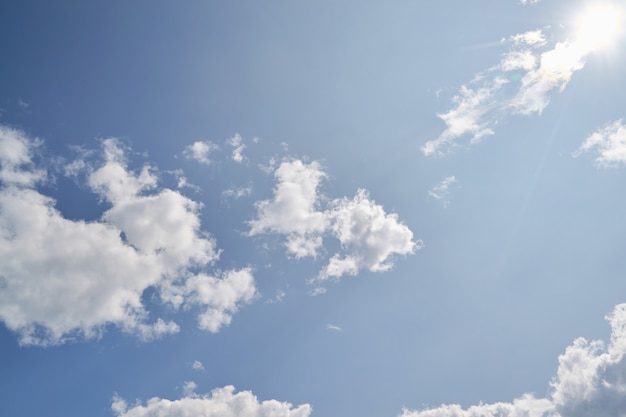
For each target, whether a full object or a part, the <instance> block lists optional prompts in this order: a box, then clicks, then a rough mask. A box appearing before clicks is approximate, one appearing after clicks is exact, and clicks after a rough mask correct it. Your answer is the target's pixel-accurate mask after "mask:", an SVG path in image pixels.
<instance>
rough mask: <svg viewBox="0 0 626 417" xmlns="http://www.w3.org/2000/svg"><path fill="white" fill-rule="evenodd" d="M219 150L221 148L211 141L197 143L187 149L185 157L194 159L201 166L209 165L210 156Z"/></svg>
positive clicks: (184, 152) (184, 153) (184, 151)
mask: <svg viewBox="0 0 626 417" xmlns="http://www.w3.org/2000/svg"><path fill="white" fill-rule="evenodd" d="M217 149H219V146H217V145H216V144H215V143H213V142H211V141H209V140H207V141H197V142H194V143H192V144H191V145H188V146H187V147H185V149H184V150H183V156H184V157H185V158H186V159H192V160H194V161H197V162H200V163H201V164H205V165H209V164H211V160H210V159H209V154H210V153H211V152H213V151H216V150H217Z"/></svg>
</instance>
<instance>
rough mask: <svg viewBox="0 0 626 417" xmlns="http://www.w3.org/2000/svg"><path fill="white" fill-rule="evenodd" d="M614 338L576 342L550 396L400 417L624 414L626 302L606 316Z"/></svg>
mask: <svg viewBox="0 0 626 417" xmlns="http://www.w3.org/2000/svg"><path fill="white" fill-rule="evenodd" d="M607 320H608V321H609V322H610V324H611V340H610V343H609V344H608V345H606V344H605V343H604V342H602V341H598V340H595V341H588V340H586V339H584V338H578V339H576V340H575V341H574V343H573V344H572V345H571V346H569V347H568V348H567V349H566V350H565V353H563V354H562V355H560V356H559V366H558V370H557V375H556V377H555V378H554V379H553V381H552V382H551V384H550V385H551V392H550V393H549V395H548V396H547V398H535V397H534V396H533V395H532V394H525V395H523V396H521V397H520V398H518V399H516V400H514V401H513V402H511V403H495V404H480V405H476V406H473V407H469V408H468V409H462V408H461V407H460V406H458V405H442V406H440V407H436V408H432V409H427V410H421V411H410V410H404V411H403V413H402V417H479V416H480V417H517V416H526V417H614V416H621V415H623V414H624V410H626V395H625V394H626V304H620V305H617V306H616V307H615V309H614V310H613V313H612V314H610V315H609V316H607Z"/></svg>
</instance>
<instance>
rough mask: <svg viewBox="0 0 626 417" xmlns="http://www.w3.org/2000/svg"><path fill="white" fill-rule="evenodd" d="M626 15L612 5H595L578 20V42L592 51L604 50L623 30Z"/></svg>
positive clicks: (589, 7)
mask: <svg viewBox="0 0 626 417" xmlns="http://www.w3.org/2000/svg"><path fill="white" fill-rule="evenodd" d="M623 17H624V13H623V12H622V10H621V9H620V8H618V7H617V6H615V5H612V4H600V3H594V4H592V5H590V6H588V7H587V8H586V9H585V10H584V11H583V12H582V13H580V14H579V15H578V17H577V19H576V23H575V28H576V32H575V33H576V40H577V42H580V43H581V44H583V45H584V46H585V48H587V49H589V50H590V51H591V50H597V49H604V48H606V47H608V46H610V45H611V43H612V42H613V41H614V40H615V39H616V38H617V37H618V35H619V34H620V32H621V30H622V25H623Z"/></svg>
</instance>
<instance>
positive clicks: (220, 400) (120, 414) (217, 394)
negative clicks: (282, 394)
mask: <svg viewBox="0 0 626 417" xmlns="http://www.w3.org/2000/svg"><path fill="white" fill-rule="evenodd" d="M195 388H196V384H195V383H193V382H191V383H189V382H188V383H186V384H185V395H184V396H183V397H182V398H180V399H177V400H167V399H164V398H158V397H154V398H151V399H150V400H149V401H148V402H147V403H146V405H143V404H135V405H133V406H131V407H129V406H128V403H127V402H126V401H125V400H124V399H122V398H121V397H119V396H115V397H114V398H113V403H112V404H111V409H112V410H113V412H114V413H115V415H116V416H117V417H151V416H160V417H179V416H205V417H226V416H228V417H248V416H250V417H252V416H255V417H308V416H310V415H311V412H312V411H313V410H312V407H311V406H310V405H309V404H302V405H299V406H297V407H294V406H293V405H292V404H290V403H287V402H281V401H277V400H265V401H259V400H258V399H257V397H256V396H255V395H254V394H253V393H252V392H251V391H240V392H235V388H234V387H233V386H232V385H228V386H225V387H223V388H217V389H214V390H213V391H211V392H210V393H209V394H204V395H200V394H196V393H194V392H193V390H194V389H195Z"/></svg>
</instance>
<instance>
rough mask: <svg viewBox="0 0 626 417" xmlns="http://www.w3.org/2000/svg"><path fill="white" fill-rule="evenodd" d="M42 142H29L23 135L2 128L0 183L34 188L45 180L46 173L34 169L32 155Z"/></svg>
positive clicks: (0, 130) (0, 135) (4, 127)
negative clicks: (33, 186) (37, 183)
mask: <svg viewBox="0 0 626 417" xmlns="http://www.w3.org/2000/svg"><path fill="white" fill-rule="evenodd" d="M40 144H41V142H40V141H39V140H29V139H27V138H26V137H24V135H23V133H22V132H20V131H18V130H15V129H11V128H9V127H6V126H0V182H2V183H4V184H7V185H9V184H10V185H18V186H19V185H22V186H32V185H34V184H35V183H36V182H38V181H41V180H43V178H44V177H45V175H46V172H45V171H44V170H42V169H34V168H33V163H32V161H31V154H32V152H33V150H34V149H35V148H37V147H38V146H39V145H40Z"/></svg>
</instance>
